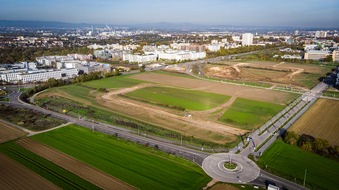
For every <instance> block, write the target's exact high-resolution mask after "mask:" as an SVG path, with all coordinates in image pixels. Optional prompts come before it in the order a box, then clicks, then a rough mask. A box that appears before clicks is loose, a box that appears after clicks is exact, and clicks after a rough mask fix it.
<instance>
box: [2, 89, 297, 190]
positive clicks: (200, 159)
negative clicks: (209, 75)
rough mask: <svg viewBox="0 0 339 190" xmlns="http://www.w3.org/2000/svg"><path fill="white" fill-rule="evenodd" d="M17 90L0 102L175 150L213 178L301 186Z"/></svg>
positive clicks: (235, 157) (236, 158)
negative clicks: (33, 100)
mask: <svg viewBox="0 0 339 190" xmlns="http://www.w3.org/2000/svg"><path fill="white" fill-rule="evenodd" d="M20 94H21V93H20V92H18V91H16V90H13V93H11V94H10V95H9V98H10V102H8V103H6V102H0V103H2V104H7V105H11V106H14V107H24V108H27V109H31V110H34V111H38V112H43V113H44V114H50V115H51V116H53V117H56V118H60V119H63V120H65V121H68V122H72V123H75V124H77V125H80V126H83V127H86V128H89V129H92V130H96V131H100V132H103V133H106V134H111V135H116V136H119V137H121V138H124V139H126V140H130V141H133V142H137V143H139V144H144V145H147V146H150V147H155V148H157V149H159V150H162V151H164V152H167V153H170V154H175V155H177V156H180V157H183V158H186V159H188V160H192V161H193V162H195V163H196V164H198V165H200V166H202V168H203V169H204V171H205V172H206V173H207V174H209V175H210V176H211V177H212V178H214V179H217V180H219V181H223V182H230V183H250V184H255V185H258V186H263V187H264V186H266V185H267V182H274V184H277V185H278V186H279V187H284V188H287V189H303V187H302V186H300V185H298V184H295V183H293V182H290V181H287V180H284V179H282V178H279V177H277V176H275V175H272V174H269V173H267V172H265V171H262V170H260V169H259V167H258V166H257V165H256V164H255V163H254V162H253V161H251V160H249V159H248V158H247V157H246V156H243V155H239V154H227V153H219V154H213V155H210V154H208V153H206V152H201V151H198V150H192V149H189V148H186V147H182V146H178V145H175V143H174V142H172V141H170V140H166V139H162V138H158V137H152V136H144V135H137V134H133V133H135V132H133V131H130V130H128V129H124V128H120V127H117V126H113V125H108V124H105V123H99V122H91V121H87V120H82V119H77V118H73V117H70V116H68V115H65V114H60V113H57V112H53V111H50V110H46V109H43V108H41V107H37V106H34V105H31V104H27V103H25V102H22V101H20V100H19V96H20ZM230 159H231V160H232V162H235V163H237V165H238V168H237V169H236V170H235V171H228V170H227V169H226V168H224V167H223V163H224V162H226V161H229V160H230Z"/></svg>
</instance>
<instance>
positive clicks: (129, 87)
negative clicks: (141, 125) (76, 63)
mask: <svg viewBox="0 0 339 190" xmlns="http://www.w3.org/2000/svg"><path fill="white" fill-rule="evenodd" d="M181 75H182V74H162V73H161V72H160V73H159V72H144V73H139V74H133V75H128V76H119V77H112V78H106V79H102V80H104V82H101V81H102V80H96V81H90V82H85V83H81V84H77V85H69V86H63V87H58V88H52V89H48V90H47V91H45V92H43V93H41V94H39V95H38V96H37V97H36V99H35V100H36V101H37V102H38V105H40V106H43V107H53V109H54V110H57V111H59V112H60V111H62V110H63V109H66V110H69V111H70V114H73V115H77V114H80V115H81V114H85V115H83V116H86V117H87V118H88V117H92V116H91V115H98V114H96V113H94V112H93V113H92V114H89V112H90V111H91V110H92V108H91V107H94V108H95V109H96V110H101V111H105V112H106V113H112V117H115V116H114V115H116V114H118V115H124V116H127V117H130V118H132V119H134V120H139V121H142V122H145V123H148V124H151V125H153V126H160V127H161V128H163V129H166V130H170V131H173V132H174V133H177V134H183V135H185V136H188V137H193V138H194V139H201V140H204V141H206V142H212V143H216V144H217V146H230V145H231V144H232V143H233V144H234V143H235V144H236V143H237V141H238V140H239V139H238V138H237V135H240V134H244V133H246V132H247V130H243V129H241V126H240V127H239V126H237V125H232V126H228V125H227V124H225V123H219V122H218V118H219V117H220V115H219V114H215V113H217V112H221V111H223V110H224V109H225V107H226V106H228V105H230V104H231V103H232V101H233V99H235V98H238V97H240V98H246V99H252V100H258V101H264V102H270V103H278V104H281V105H286V104H287V103H289V102H291V101H292V100H293V99H294V98H295V97H296V96H297V95H295V94H291V93H285V92H278V91H273V90H266V89H258V88H252V87H246V86H239V85H230V84H225V83H219V82H212V81H205V80H199V79H194V78H190V77H182V76H181ZM115 80H118V83H119V84H120V83H121V84H120V86H117V83H115V82H114V81H115ZM131 81H132V82H131ZM136 81H137V82H136ZM88 84H90V85H88ZM96 84H98V85H96ZM106 85H107V86H106ZM95 87H105V88H106V89H108V90H109V92H108V93H107V92H106V93H104V92H100V91H98V89H97V88H95ZM108 87H113V88H108ZM149 89H151V91H147V90H149ZM155 89H156V90H158V91H157V92H159V89H161V90H165V92H167V93H166V96H168V98H166V99H165V98H163V94H162V96H161V97H160V96H158V95H156V94H153V91H154V90H155ZM175 91H176V92H180V93H175ZM140 92H142V93H140ZM144 92H147V96H146V95H145V94H144ZM188 92H194V93H193V94H192V93H188ZM198 92H199V93H198ZM126 94H127V95H130V94H139V96H141V99H142V98H146V99H147V98H152V99H149V100H146V101H145V100H140V98H139V99H136V98H131V97H129V98H128V97H126ZM198 94H199V95H198ZM202 94H204V95H202ZM211 94H213V95H211ZM57 96H59V97H63V98H67V99H69V100H72V101H74V103H71V104H72V105H73V104H76V102H78V103H80V104H81V106H80V107H84V108H85V109H91V110H87V111H85V110H84V109H82V108H80V107H79V106H73V107H70V105H69V104H65V103H62V102H60V101H59V100H58V101H57V99H56V98H55V97H57ZM186 96H188V97H189V98H188V97H186ZM231 96H232V98H231V99H230V98H229V97H231ZM49 97H50V98H49ZM201 97H202V98H201ZM154 98H155V99H154ZM159 98H160V99H159ZM69 100H67V101H66V100H65V102H68V101H69ZM150 100H151V101H154V102H153V103H149V101H150ZM193 100H196V101H194V103H193V104H188V102H189V101H193ZM198 100H199V101H198ZM200 100H203V101H200ZM227 100H228V101H227ZM165 101H171V102H165ZM164 102H165V104H171V105H170V106H172V107H170V106H167V105H164ZM161 104H163V105H161ZM172 104H174V105H172ZM86 106H88V108H86ZM181 106H183V107H184V108H186V109H187V110H188V112H189V113H190V114H191V116H192V117H186V115H185V114H186V112H187V110H186V111H185V112H184V111H183V109H182V107H181ZM77 107H79V109H77ZM173 108H174V109H173ZM191 109H192V110H191ZM93 111H95V110H93ZM101 111H100V112H101ZM95 112H96V111H95ZM92 119H93V117H92ZM103 119H104V120H111V117H106V119H105V118H103ZM109 122H111V121H109ZM113 123H114V122H113ZM115 124H117V123H115ZM147 131H148V130H147ZM151 131H154V130H151ZM158 134H159V133H158ZM170 136H172V137H173V135H170ZM174 136H177V135H174ZM176 139H178V138H176ZM186 142H187V141H186ZM190 142H191V141H190ZM205 144H206V143H205ZM213 146H216V145H213Z"/></svg>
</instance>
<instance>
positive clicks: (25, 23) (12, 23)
mask: <svg viewBox="0 0 339 190" xmlns="http://www.w3.org/2000/svg"><path fill="white" fill-rule="evenodd" d="M0 26H2V27H28V28H79V27H90V26H99V25H98V24H86V23H66V22H54V21H29V20H0ZM100 26H102V25H100Z"/></svg>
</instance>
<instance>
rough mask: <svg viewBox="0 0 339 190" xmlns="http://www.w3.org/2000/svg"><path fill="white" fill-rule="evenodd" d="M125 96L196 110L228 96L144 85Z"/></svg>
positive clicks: (206, 107)
mask: <svg viewBox="0 0 339 190" xmlns="http://www.w3.org/2000/svg"><path fill="white" fill-rule="evenodd" d="M126 96H128V97H132V98H138V99H141V100H146V101H150V102H155V103H160V104H164V105H170V106H179V107H183V108H185V109H188V110H196V111H200V110H208V109H211V108H214V107H217V106H219V105H221V104H223V103H225V102H226V101H228V99H229V98H230V97H229V96H226V95H220V94H215V93H208V92H202V91H197V90H184V89H179V88H169V87H146V88H142V89H138V90H136V91H133V92H129V93H127V94H126Z"/></svg>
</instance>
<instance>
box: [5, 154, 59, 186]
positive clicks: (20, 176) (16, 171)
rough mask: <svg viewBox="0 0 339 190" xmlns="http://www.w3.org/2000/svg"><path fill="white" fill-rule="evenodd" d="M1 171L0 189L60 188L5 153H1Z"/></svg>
mask: <svg viewBox="0 0 339 190" xmlns="http://www.w3.org/2000/svg"><path fill="white" fill-rule="evenodd" d="M0 171H1V172H0V189H37V190H38V189H41V190H43V189H51V190H54V189H59V188H58V187H57V186H55V185H54V184H52V183H51V182H49V181H47V180H46V179H44V178H42V177H41V176H39V175H37V174H36V173H34V172H32V171H31V170H29V169H27V168H25V167H24V166H22V165H20V164H19V163H17V162H15V161H14V160H12V159H10V158H8V157H7V156H5V155H3V154H0Z"/></svg>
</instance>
